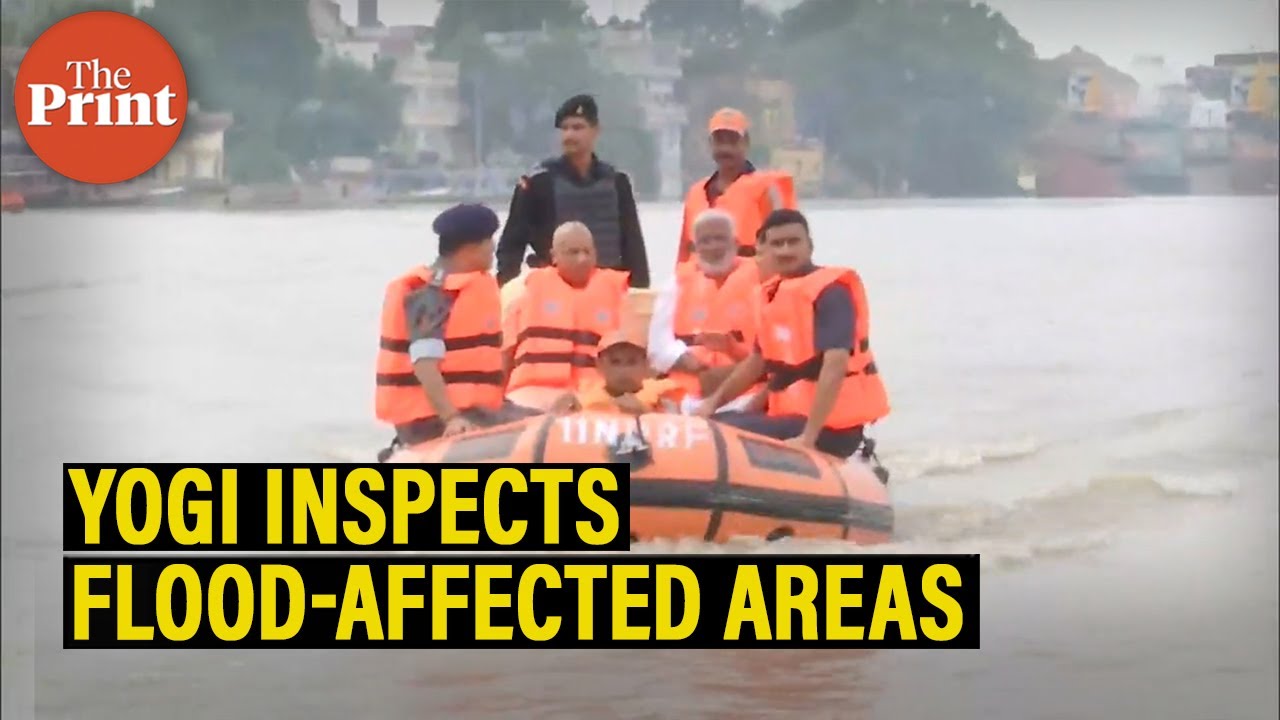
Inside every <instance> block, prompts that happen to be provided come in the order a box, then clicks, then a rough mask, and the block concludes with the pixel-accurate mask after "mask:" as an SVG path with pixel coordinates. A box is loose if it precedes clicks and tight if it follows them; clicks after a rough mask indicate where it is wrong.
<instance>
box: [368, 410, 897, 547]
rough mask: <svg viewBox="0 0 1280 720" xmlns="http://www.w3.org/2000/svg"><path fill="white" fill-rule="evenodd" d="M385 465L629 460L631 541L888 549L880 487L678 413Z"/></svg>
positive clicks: (462, 442) (863, 473)
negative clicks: (808, 542)
mask: <svg viewBox="0 0 1280 720" xmlns="http://www.w3.org/2000/svg"><path fill="white" fill-rule="evenodd" d="M388 462H392V463H512V464H523V463H533V464H538V463H547V464H551V465H555V464H560V463H603V462H630V463H631V539H632V541H633V542H636V541H646V540H655V539H668V540H680V539H698V540H703V541H706V542H724V541H726V540H730V539H732V538H734V537H741V536H748V537H759V538H764V539H766V540H780V539H782V538H787V537H798V538H813V539H827V540H846V541H849V542H854V543H858V544H863V545H867V544H875V543H880V542H886V541H888V540H889V538H890V536H891V535H892V532H893V509H892V507H891V506H890V503H889V493H888V488H887V487H886V485H885V483H884V482H882V481H881V479H880V477H878V476H877V474H876V472H875V470H874V469H873V468H872V466H870V465H869V464H867V463H866V462H863V461H862V460H860V459H857V458H855V459H853V460H850V461H847V462H844V461H841V460H840V459H838V458H834V457H831V456H829V455H826V454H824V453H820V452H817V451H814V450H803V449H800V448H796V447H792V446H790V445H788V444H786V443H783V442H780V441H778V440H774V439H772V438H768V437H764V436H761V435H756V434H754V433H748V432H745V431H742V430H738V429H737V428H733V427H730V426H728V425H722V424H720V423H717V422H715V421H714V420H711V421H708V420H705V419H703V418H699V417H694V416H688V415H660V414H652V415H641V416H639V417H638V418H637V417H635V416H627V415H621V414H616V413H600V412H578V413H572V414H569V415H541V416H537V417H532V418H528V419H526V420H522V421H520V422H516V423H511V424H508V425H501V426H498V427H493V428H485V429H481V430H474V431H472V432H468V433H465V434H462V435H458V436H455V437H451V438H442V439H440V440H432V441H430V442H426V443H423V444H421V445H417V446H414V447H411V448H407V449H404V450H401V451H400V452H398V453H397V454H395V455H393V456H392V457H391V458H389V460H388Z"/></svg>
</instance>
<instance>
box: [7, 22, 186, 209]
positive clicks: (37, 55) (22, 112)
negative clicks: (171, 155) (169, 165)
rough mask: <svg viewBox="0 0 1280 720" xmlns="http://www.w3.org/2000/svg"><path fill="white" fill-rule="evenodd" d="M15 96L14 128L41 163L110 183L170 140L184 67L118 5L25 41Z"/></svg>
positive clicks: (130, 174) (180, 117)
mask: <svg viewBox="0 0 1280 720" xmlns="http://www.w3.org/2000/svg"><path fill="white" fill-rule="evenodd" d="M13 102H14V109H15V111H16V113H17V116H18V125H19V127H20V128H21V129H22V136H23V137H24V138H26V140H27V145H29V146H30V147H31V151H32V152H34V153H35V155H36V157H38V158H40V160H42V161H43V162H44V164H45V165H48V166H49V169H51V170H53V171H54V172H56V173H58V174H60V175H63V176H65V177H68V178H71V179H72V180H78V181H80V182H84V183H95V184H107V183H117V182H123V181H125V180H132V179H133V178H136V177H138V176H139V175H141V174H143V173H145V172H146V171H148V170H150V169H151V168H153V167H155V166H156V163H158V162H160V161H161V160H162V159H163V158H164V156H165V155H166V154H167V153H168V152H169V150H170V149H172V148H173V144H174V143H176V142H177V141H178V135H179V134H181V132H182V124H183V122H184V121H185V120H186V118H187V76H186V73H185V72H183V70H182V63H181V62H180V61H179V60H178V55H177V53H175V52H174V51H173V48H172V47H171V46H170V45H169V43H168V41H167V40H165V39H164V37H163V36H161V35H160V33H158V32H156V30H155V28H153V27H151V26H150V25H148V24H146V23H144V22H142V21H141V20H139V19H137V18H135V17H132V16H129V15H124V14H122V13H117V12H107V11H95V12H85V13H80V14H78V15H72V16H71V17H69V18H67V19H65V20H62V21H60V22H58V23H57V24H55V25H54V26H53V27H50V28H49V29H48V30H46V31H45V32H44V34H43V35H41V36H40V37H39V38H37V39H36V41H35V42H34V43H32V44H31V47H30V48H28V49H27V54H26V55H25V56H24V57H23V58H22V64H21V65H20V66H19V67H18V75H17V78H16V82H15V88H14V98H13Z"/></svg>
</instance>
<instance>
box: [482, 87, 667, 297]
mask: <svg viewBox="0 0 1280 720" xmlns="http://www.w3.org/2000/svg"><path fill="white" fill-rule="evenodd" d="M574 116H577V117H582V118H585V119H586V120H587V121H588V122H590V123H592V124H593V125H594V124H595V123H596V120H597V117H598V115H597V111H596V106H595V101H594V100H591V98H589V97H585V96H580V97H576V98H570V100H569V101H568V102H566V103H565V105H564V106H562V107H561V108H560V111H559V112H557V113H556V126H557V127H559V125H560V122H561V121H562V120H563V119H564V118H566V117H574ZM573 220H577V221H579V222H581V223H583V224H584V225H586V226H587V228H588V229H589V230H590V231H591V237H592V238H593V239H594V240H595V246H596V258H597V263H598V264H599V266H600V267H602V268H610V269H613V270H623V271H626V272H629V273H631V282H630V284H631V287H633V288H647V287H649V257H648V254H647V252H646V250H645V245H644V235H643V233H642V232H641V229H640V214H639V211H638V210H637V209H636V199H635V196H634V195H633V194H632V190H631V179H630V178H629V177H627V174H626V173H624V172H621V171H620V170H618V169H617V168H615V167H613V166H612V165H610V164H609V163H606V162H601V161H600V160H599V159H598V158H596V156H595V154H594V153H593V154H592V156H591V166H590V168H589V169H588V171H587V176H586V177H585V178H584V177H581V176H579V175H578V173H577V171H575V170H574V168H573V166H572V165H570V164H569V161H568V159H567V158H565V157H559V158H552V159H549V160H544V161H543V162H542V163H540V164H539V165H538V167H537V168H536V169H535V170H534V171H533V172H532V173H530V174H528V175H526V176H524V177H522V178H520V182H519V183H518V184H517V185H516V189H515V192H514V193H513V194H512V196H511V209H510V210H509V211H508V213H507V223H506V226H505V227H504V228H503V229H502V237H501V239H500V240H499V241H498V249H497V260H498V283H499V284H505V283H507V282H508V281H510V280H512V279H514V278H516V277H518V276H519V275H520V266H521V264H522V263H523V262H525V261H526V260H527V261H528V263H529V267H535V268H536V267H545V266H547V265H549V264H551V235H552V233H554V232H555V229H556V228H557V227H559V226H560V225H562V224H564V223H566V222H570V221H573ZM526 250H531V251H532V252H531V254H529V256H528V257H527V258H526V257H525V251H526Z"/></svg>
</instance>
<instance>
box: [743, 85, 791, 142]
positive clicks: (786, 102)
mask: <svg viewBox="0 0 1280 720" xmlns="http://www.w3.org/2000/svg"><path fill="white" fill-rule="evenodd" d="M747 92H749V93H751V95H752V96H753V97H755V98H756V100H757V101H758V102H759V104H760V113H759V114H760V117H758V118H752V132H751V136H752V138H753V139H754V140H756V141H757V142H760V143H762V144H764V145H767V146H769V147H774V148H778V147H784V146H788V145H791V144H793V143H794V142H795V141H796V137H797V135H798V134H799V133H798V132H797V129H796V93H795V88H793V87H792V86H791V83H788V82H786V81H785V80H771V79H751V80H748V81H747Z"/></svg>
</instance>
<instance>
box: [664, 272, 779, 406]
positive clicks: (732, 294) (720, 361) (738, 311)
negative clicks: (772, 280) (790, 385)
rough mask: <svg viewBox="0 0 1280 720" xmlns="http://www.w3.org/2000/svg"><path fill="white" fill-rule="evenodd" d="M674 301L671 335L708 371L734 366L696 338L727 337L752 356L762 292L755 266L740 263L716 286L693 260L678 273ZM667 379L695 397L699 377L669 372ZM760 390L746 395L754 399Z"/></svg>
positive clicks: (732, 361)
mask: <svg viewBox="0 0 1280 720" xmlns="http://www.w3.org/2000/svg"><path fill="white" fill-rule="evenodd" d="M676 283H677V284H678V288H679V289H678V293H679V294H678V295H677V300H676V311H675V317H674V319H673V322H672V330H673V331H674V333H675V336H676V338H677V339H679V340H680V341H682V342H684V344H685V345H687V346H688V347H689V352H690V353H692V354H693V356H694V357H696V358H697V359H698V360H699V362H701V363H702V364H703V365H706V366H707V367H709V368H717V367H727V366H729V365H733V364H735V363H736V362H737V361H736V360H735V359H734V358H733V356H731V355H728V354H726V353H722V352H716V351H714V350H711V349H710V348H708V347H706V346H703V345H699V344H697V337H698V334H699V333H704V332H706V333H721V334H724V335H729V336H730V337H732V338H733V339H734V340H735V341H736V342H738V343H740V344H742V345H744V346H745V350H746V352H750V351H751V348H752V347H753V346H754V345H755V340H756V325H755V323H756V303H757V299H758V293H759V289H760V269H759V266H758V265H756V263H755V261H754V260H750V259H742V260H740V261H739V262H738V267H737V268H735V269H734V270H733V272H731V273H729V275H728V277H726V278H725V279H724V281H723V282H722V283H719V284H717V283H716V281H715V280H714V279H713V278H709V277H707V276H706V274H705V273H703V272H702V270H701V269H699V268H698V262H697V260H696V259H693V260H689V261H687V262H684V263H681V264H680V267H679V268H678V269H677V270H676ZM668 377H670V378H671V379H673V380H675V381H676V382H678V383H680V385H681V387H683V388H684V389H685V392H687V393H689V394H690V395H693V396H697V395H698V394H699V383H698V376H697V375H695V374H693V373H687V372H682V371H679V370H672V371H671V372H670V373H668ZM759 389H760V387H759V386H756V387H753V388H751V389H750V390H749V391H748V392H749V393H751V394H754V393H755V392H757V391H758V390H759Z"/></svg>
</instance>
